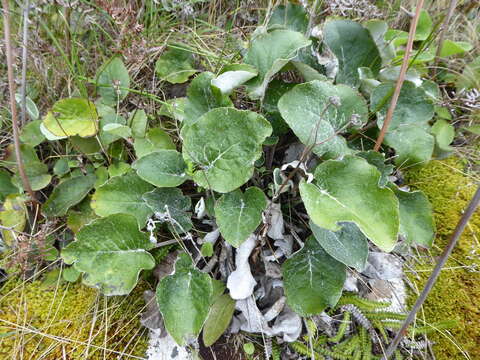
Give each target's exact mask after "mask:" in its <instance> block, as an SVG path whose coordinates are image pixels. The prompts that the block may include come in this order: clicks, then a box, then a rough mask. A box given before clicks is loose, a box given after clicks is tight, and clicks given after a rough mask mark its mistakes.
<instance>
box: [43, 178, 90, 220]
mask: <svg viewBox="0 0 480 360" xmlns="http://www.w3.org/2000/svg"><path fill="white" fill-rule="evenodd" d="M96 179H97V177H96V176H95V175H93V174H90V175H86V176H83V175H80V176H76V177H74V178H70V179H67V180H65V181H63V182H62V183H61V184H59V185H58V186H56V187H55V189H53V192H52V194H51V195H50V197H49V198H48V200H47V201H46V202H45V204H44V205H43V207H42V210H43V213H44V214H45V215H47V216H63V215H65V214H66V213H67V210H68V209H69V208H71V207H72V206H73V205H76V204H78V203H79V202H80V201H82V200H83V198H84V197H85V196H87V194H88V193H89V192H90V190H92V189H93V186H94V184H95V181H96Z"/></svg>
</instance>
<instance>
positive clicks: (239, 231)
mask: <svg viewBox="0 0 480 360" xmlns="http://www.w3.org/2000/svg"><path fill="white" fill-rule="evenodd" d="M266 206H267V201H266V198H265V195H264V194H263V192H262V190H260V189H259V188H257V187H250V188H248V189H247V190H245V193H242V191H241V190H240V189H237V190H235V191H233V192H230V193H228V194H224V195H223V196H222V197H221V198H220V199H219V200H218V201H217V203H216V204H215V216H216V218H217V224H218V227H219V228H220V233H221V234H222V236H223V238H224V239H225V241H226V242H228V243H229V244H231V245H232V246H234V247H239V246H240V245H241V244H242V243H243V242H244V241H245V240H247V238H248V237H249V236H250V235H251V234H252V233H253V232H254V231H255V229H256V228H257V227H258V225H260V223H261V222H262V212H263V210H265V207H266Z"/></svg>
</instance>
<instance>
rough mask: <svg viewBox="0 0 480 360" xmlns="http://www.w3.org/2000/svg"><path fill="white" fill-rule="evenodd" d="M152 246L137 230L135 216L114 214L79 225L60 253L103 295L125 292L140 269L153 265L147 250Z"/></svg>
mask: <svg viewBox="0 0 480 360" xmlns="http://www.w3.org/2000/svg"><path fill="white" fill-rule="evenodd" d="M153 246H154V245H153V244H152V243H151V242H150V240H149V239H148V236H147V235H146V234H144V233H142V232H141V231H139V230H138V224H137V221H136V219H135V217H133V216H132V215H128V214H115V215H111V216H108V217H106V218H102V219H97V220H94V221H92V222H91V223H90V224H88V225H85V226H84V227H82V228H81V229H80V231H79V232H78V233H77V234H76V236H75V241H74V242H72V243H70V244H69V245H68V246H67V247H66V248H64V249H63V250H62V253H61V256H62V259H63V261H65V263H66V264H73V266H74V268H75V269H76V270H78V271H80V272H82V273H84V275H83V283H84V284H85V285H88V286H92V287H96V288H98V289H100V291H101V292H102V293H103V294H105V295H126V294H128V293H129V292H130V291H132V289H133V288H134V287H135V285H136V284H137V280H138V276H139V274H140V271H142V270H150V269H153V267H154V266H155V260H154V258H153V256H152V255H150V254H149V253H148V252H147V250H150V249H152V248H153Z"/></svg>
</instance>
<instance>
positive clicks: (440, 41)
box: [432, 0, 457, 77]
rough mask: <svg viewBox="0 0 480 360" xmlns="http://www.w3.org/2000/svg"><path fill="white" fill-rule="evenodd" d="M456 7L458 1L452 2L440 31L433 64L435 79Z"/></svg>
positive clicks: (453, 0)
mask: <svg viewBox="0 0 480 360" xmlns="http://www.w3.org/2000/svg"><path fill="white" fill-rule="evenodd" d="M456 7H457V0H451V2H450V6H449V8H448V12H447V17H446V18H445V21H444V22H443V24H442V28H441V29H440V36H439V38H438V47H437V52H436V53H435V61H434V63H433V69H432V76H433V77H435V75H436V73H437V65H438V61H439V60H440V53H441V52H442V48H443V42H444V41H445V35H446V33H447V27H448V24H449V23H450V20H451V19H452V16H453V12H454V11H455V8H456Z"/></svg>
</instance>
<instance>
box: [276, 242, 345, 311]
mask: <svg viewBox="0 0 480 360" xmlns="http://www.w3.org/2000/svg"><path fill="white" fill-rule="evenodd" d="M282 275H283V285H284V288H285V294H286V296H287V303H288V306H290V308H291V309H292V310H293V311H295V312H296V313H297V314H299V315H301V316H311V315H316V314H320V313H321V312H322V311H324V310H325V309H326V308H327V307H332V306H335V304H336V303H337V302H338V299H340V296H341V295H342V288H343V284H344V283H345V279H346V268H345V265H344V264H342V263H341V262H339V261H337V260H335V259H334V258H333V257H331V256H330V255H328V254H327V253H326V252H325V250H323V248H322V247H321V246H320V244H319V243H318V242H317V241H316V240H315V239H314V237H313V236H310V237H309V238H308V239H307V241H306V242H305V246H304V247H303V248H302V249H301V250H299V251H298V252H296V253H295V254H294V255H293V256H292V257H291V258H290V259H288V260H287V261H285V262H284V263H283V265H282Z"/></svg>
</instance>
